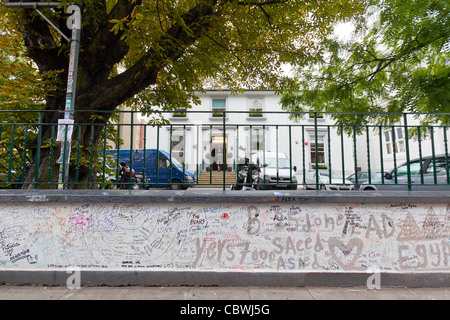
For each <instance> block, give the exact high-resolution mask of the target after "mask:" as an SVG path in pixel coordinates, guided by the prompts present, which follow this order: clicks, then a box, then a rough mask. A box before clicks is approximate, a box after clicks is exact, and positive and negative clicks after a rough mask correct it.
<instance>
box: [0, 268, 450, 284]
mask: <svg viewBox="0 0 450 320" xmlns="http://www.w3.org/2000/svg"><path fill="white" fill-rule="evenodd" d="M71 274H72V273H70V272H66V271H62V270H52V271H50V270H48V271H43V270H33V271H23V270H17V271H13V270H6V271H2V272H0V284H1V285H15V286H17V285H45V286H66V285H67V280H68V278H69V277H70V275H71ZM371 275H372V274H370V273H367V272H346V273H336V272H301V273H297V272H240V271H235V272H215V271H209V272H208V271H179V270H165V271H164V270H158V271H122V270H117V271H111V270H108V271H97V270H95V271H93V270H83V271H81V272H80V280H81V281H80V284H81V286H221V287H243V286H265V287H273V286H276V287H365V286H366V285H367V280H368V278H369V277H370V276H371ZM379 279H380V282H379V285H380V286H381V287H383V288H392V287H410V288H438V287H448V286H449V285H450V274H449V273H448V272H411V273H408V272H381V273H380V274H379Z"/></svg>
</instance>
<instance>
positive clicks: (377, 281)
mask: <svg viewBox="0 0 450 320" xmlns="http://www.w3.org/2000/svg"><path fill="white" fill-rule="evenodd" d="M367 273H369V274H371V275H370V276H369V277H368V278H367V281H366V286H367V289H369V290H380V289H381V269H380V268H379V267H377V266H371V267H369V268H368V269H367Z"/></svg>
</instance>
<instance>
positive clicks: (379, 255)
mask: <svg viewBox="0 0 450 320" xmlns="http://www.w3.org/2000/svg"><path fill="white" fill-rule="evenodd" d="M281 200H282V199H281ZM0 216H1V221H0V269H30V268H31V269H33V268H38V269H46V268H47V269H49V268H52V269H54V268H67V267H80V268H89V269H92V268H93V269H111V270H118V269H119V270H124V269H130V268H133V269H154V268H163V269H178V270H181V269H190V270H194V269H195V270H222V271H223V270H245V271H256V270H263V271H264V270H266V271H272V272H273V271H324V270H328V271H337V272H338V271H348V270H350V271H360V270H368V269H369V268H373V267H376V268H379V269H380V270H383V271H384V270H393V271H395V270H398V271H401V270H414V271H415V270H449V259H450V239H449V238H450V209H449V206H448V205H408V204H402V203H394V204H385V205H375V204H348V205H336V204H296V203H289V202H288V201H287V202H283V201H280V202H279V203H276V204H273V203H267V204H257V205H250V206H248V205H245V204H212V205H203V204H192V205H190V204H188V203H186V204H185V205H183V204H179V205H176V206H175V205H170V204H167V203H165V204H98V203H94V204H79V203H73V204H69V203H42V202H36V203H33V202H28V203H11V204H1V205H0Z"/></svg>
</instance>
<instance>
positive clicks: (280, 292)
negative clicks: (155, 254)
mask: <svg viewBox="0 0 450 320" xmlns="http://www.w3.org/2000/svg"><path fill="white" fill-rule="evenodd" d="M0 300H183V301H193V300H203V301H205V300H210V301H211V300H233V301H238V300H239V301H248V300H255V301H258V300H264V301H269V300H272V301H274V300H450V288H447V287H445V288H383V287H381V288H380V289H368V288H366V287H339V288H338V287H314V288H313V287H81V288H79V289H77V288H74V289H68V288H67V287H56V286H55V287H45V286H8V285H0Z"/></svg>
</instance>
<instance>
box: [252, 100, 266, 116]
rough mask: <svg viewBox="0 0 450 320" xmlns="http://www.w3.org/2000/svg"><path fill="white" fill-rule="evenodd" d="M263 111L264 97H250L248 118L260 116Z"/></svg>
mask: <svg viewBox="0 0 450 320" xmlns="http://www.w3.org/2000/svg"><path fill="white" fill-rule="evenodd" d="M263 111H264V99H262V98H252V99H250V101H249V107H248V116H249V117H250V118H262V117H263Z"/></svg>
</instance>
